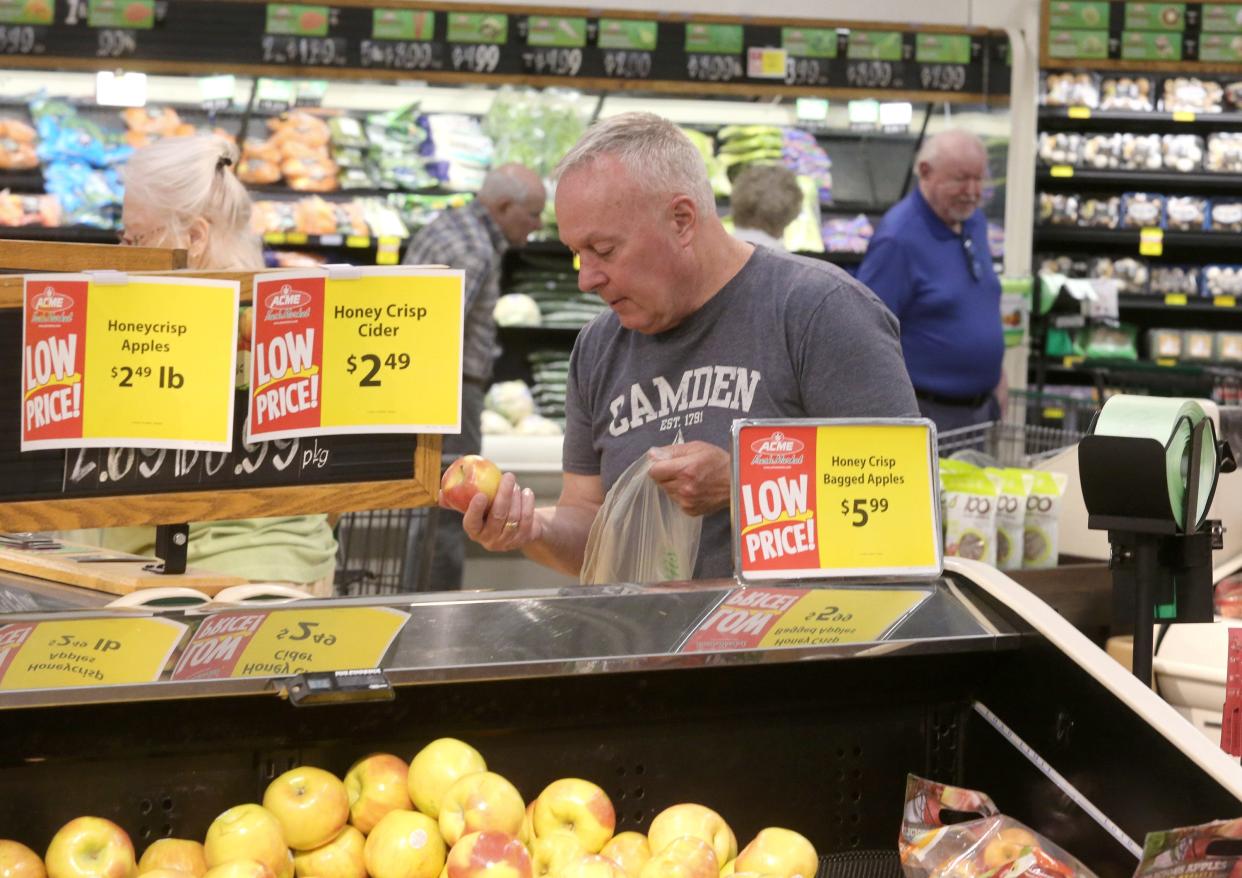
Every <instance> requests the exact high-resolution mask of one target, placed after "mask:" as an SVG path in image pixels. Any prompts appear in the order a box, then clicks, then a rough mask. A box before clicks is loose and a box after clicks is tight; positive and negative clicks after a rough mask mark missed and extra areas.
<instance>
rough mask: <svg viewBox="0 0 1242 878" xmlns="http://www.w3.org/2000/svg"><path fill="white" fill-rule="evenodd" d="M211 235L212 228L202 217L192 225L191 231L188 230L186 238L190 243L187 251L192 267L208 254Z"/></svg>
mask: <svg viewBox="0 0 1242 878" xmlns="http://www.w3.org/2000/svg"><path fill="white" fill-rule="evenodd" d="M210 234H211V228H210V226H209V225H208V223H207V220H205V219H204V218H203V217H201V216H200V217H198V218H197V219H195V220H194V222H192V223H190V227H189V229H187V230H186V236H187V237H188V238H189V242H190V243H189V245H188V246H187V247H186V251H187V255H188V256H189V259H188V261H189V263H190V265H191V266H193V265H194V263H195V262H197V261H198V260H199V259H201V258H202V256H203V254H204V253H206V252H207V236H208V235H210Z"/></svg>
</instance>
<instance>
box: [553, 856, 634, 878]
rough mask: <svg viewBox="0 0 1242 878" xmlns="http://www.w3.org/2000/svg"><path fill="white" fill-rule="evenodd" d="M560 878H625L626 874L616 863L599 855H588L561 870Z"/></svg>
mask: <svg viewBox="0 0 1242 878" xmlns="http://www.w3.org/2000/svg"><path fill="white" fill-rule="evenodd" d="M560 878H625V872H624V870H622V868H621V867H620V866H618V865H617V864H616V863H615V862H614V861H612V860H610V859H608V858H607V857H604V856H600V855H599V854H587V855H586V856H584V857H578V859H576V860H572V861H570V863H569V864H568V865H567V866H565V868H564V869H561V874H560Z"/></svg>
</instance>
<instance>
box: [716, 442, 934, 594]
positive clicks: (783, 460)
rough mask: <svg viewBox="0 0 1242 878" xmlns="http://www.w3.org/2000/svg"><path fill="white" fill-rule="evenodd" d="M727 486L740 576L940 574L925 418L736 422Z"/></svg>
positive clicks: (930, 449) (931, 446) (931, 445)
mask: <svg viewBox="0 0 1242 878" xmlns="http://www.w3.org/2000/svg"><path fill="white" fill-rule="evenodd" d="M733 485H734V491H733V554H734V568H735V570H736V572H737V573H738V575H739V576H740V577H741V578H742V579H743V580H748V581H753V580H760V581H762V580H778V579H804V578H806V579H814V578H821V579H829V578H840V577H893V576H903V577H910V576H913V577H925V576H935V575H938V574H939V573H940V572H941V569H942V563H943V553H942V549H941V543H940V500H939V492H938V490H937V479H936V436H935V425H933V424H932V422H931V421H928V420H924V419H900V420H832V421H811V420H799V421H789V420H771V421H735V422H734V425H733Z"/></svg>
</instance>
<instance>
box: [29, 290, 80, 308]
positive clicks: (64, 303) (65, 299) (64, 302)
mask: <svg viewBox="0 0 1242 878" xmlns="http://www.w3.org/2000/svg"><path fill="white" fill-rule="evenodd" d="M34 309H35V310H36V311H45V312H49V313H56V312H57V311H72V310H73V297H72V296H67V295H65V294H64V293H58V292H56V289H55V287H44V289H43V292H41V293H39V295H38V296H36V297H35V300H34Z"/></svg>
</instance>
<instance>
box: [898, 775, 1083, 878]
mask: <svg viewBox="0 0 1242 878" xmlns="http://www.w3.org/2000/svg"><path fill="white" fill-rule="evenodd" d="M897 844H898V849H899V851H900V854H901V866H902V870H903V871H904V872H905V874H906V875H907V876H908V878H957V876H972V878H973V876H987V878H1019V876H1023V875H1026V876H1030V878H1094V873H1093V872H1091V870H1089V869H1088V868H1087V867H1085V866H1084V865H1083V864H1082V863H1080V862H1078V860H1076V859H1075V858H1074V857H1072V856H1070V855H1069V854H1068V853H1066V852H1065V851H1064V850H1062V849H1061V848H1059V847H1057V846H1056V845H1055V844H1053V843H1052V842H1050V841H1049V840H1048V839H1046V838H1044V837H1042V836H1041V835H1039V834H1038V833H1037V832H1034V831H1033V830H1031V829H1030V828H1028V827H1027V826H1024V825H1023V824H1022V823H1019V822H1018V821H1017V820H1014V819H1012V818H1010V817H1006V816H1004V815H1003V814H1001V813H1000V809H999V808H997V807H996V805H995V804H994V803H993V802H992V800H991V799H990V798H988V796H987V795H986V794H985V793H981V792H978V791H977V790H968V789H963V788H962V787H953V786H948V785H946V784H941V783H936V782H935V781H930V780H926V779H925V778H921V777H917V776H915V775H913V774H911V775H908V776H907V778H906V806H905V810H904V811H903V812H902V819H901V835H900V837H899V838H898V842H897Z"/></svg>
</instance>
